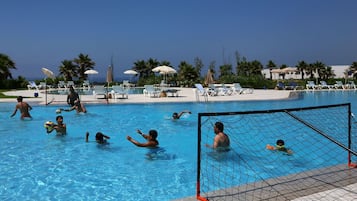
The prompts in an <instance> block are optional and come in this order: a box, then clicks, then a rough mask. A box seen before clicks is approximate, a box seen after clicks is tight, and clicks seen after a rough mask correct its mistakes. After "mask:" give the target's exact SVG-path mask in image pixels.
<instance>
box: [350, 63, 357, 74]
mask: <svg viewBox="0 0 357 201" xmlns="http://www.w3.org/2000/svg"><path fill="white" fill-rule="evenodd" d="M349 71H350V73H351V74H352V75H353V78H357V62H356V61H354V62H353V63H352V65H351V66H350V67H349Z"/></svg>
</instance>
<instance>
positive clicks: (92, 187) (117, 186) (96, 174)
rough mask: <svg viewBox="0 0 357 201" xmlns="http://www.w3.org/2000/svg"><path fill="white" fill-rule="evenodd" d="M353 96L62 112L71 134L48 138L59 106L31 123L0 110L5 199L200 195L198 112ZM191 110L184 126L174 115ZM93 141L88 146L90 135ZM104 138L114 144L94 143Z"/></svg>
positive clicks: (0, 192) (351, 95) (8, 106)
mask: <svg viewBox="0 0 357 201" xmlns="http://www.w3.org/2000/svg"><path fill="white" fill-rule="evenodd" d="M356 97H357V92H355V91H350V92H347V91H344V92H342V91H335V92H314V93H311V92H310V93H309V92H307V93H303V94H302V95H301V96H300V97H299V98H297V99H294V100H282V101H244V102H216V103H176V104H162V103H161V104H127V105H123V104H121V105H87V109H88V113H87V114H84V115H78V114H75V113H74V112H62V115H63V116H64V122H65V123H66V124H67V131H68V135H67V136H65V137H59V136H56V135H54V134H53V133H52V134H50V135H48V134H46V132H45V129H44V127H43V124H44V122H45V121H48V120H51V121H55V117H56V115H57V114H56V113H55V110H56V109H57V108H58V106H51V105H49V106H47V107H46V106H39V105H34V106H33V110H32V111H31V114H32V116H33V120H31V121H21V120H20V119H19V114H17V115H16V117H14V118H10V117H9V116H10V115H11V113H12V112H13V109H14V106H15V104H14V103H0V121H1V122H2V123H1V127H0V137H1V140H0V155H1V162H0V170H1V173H0V181H1V182H0V199H1V200H148V201H149V200H160V201H161V200H172V199H177V198H182V197H187V196H193V195H195V187H196V154H197V153H196V149H197V148H196V146H197V113H199V112H225V111H248V110H263V109H281V108H294V107H305V106H317V105H327V104H338V103H348V102H350V103H352V111H353V112H356V111H357V105H356V104H355V100H356ZM185 109H188V110H190V111H191V112H192V114H191V115H184V116H183V117H182V118H181V119H180V120H179V121H172V120H170V117H171V114H172V112H174V111H175V112H179V111H181V110H185ZM136 129H141V130H142V131H143V132H144V133H146V132H147V131H148V130H150V129H156V130H157V131H158V133H159V136H158V140H159V142H160V147H161V150H159V152H160V153H158V154H157V156H156V157H155V158H149V157H148V156H147V155H148V154H151V153H150V150H148V149H146V148H138V147H135V146H134V145H133V144H131V143H130V142H129V141H127V140H126V136H127V135H131V136H132V137H133V138H134V139H136V140H138V141H143V139H142V138H141V136H139V135H138V134H136V132H135V131H136ZM86 131H88V132H90V134H91V135H90V140H91V141H92V142H89V143H85V132H86ZM97 131H101V132H103V133H105V134H107V135H109V136H110V137H111V139H110V140H109V142H110V144H109V145H106V146H100V145H97V144H96V143H94V142H93V140H94V135H95V133H96V132H97Z"/></svg>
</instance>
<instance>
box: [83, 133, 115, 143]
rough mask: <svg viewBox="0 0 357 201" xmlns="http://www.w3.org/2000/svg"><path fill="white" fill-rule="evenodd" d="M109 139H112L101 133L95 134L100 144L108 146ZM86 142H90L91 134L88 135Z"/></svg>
mask: <svg viewBox="0 0 357 201" xmlns="http://www.w3.org/2000/svg"><path fill="white" fill-rule="evenodd" d="M107 139H110V137H109V136H107V135H105V134H103V133H101V132H97V134H95V141H96V142H97V143H98V144H107V143H108V142H107ZM86 142H89V132H87V133H86Z"/></svg>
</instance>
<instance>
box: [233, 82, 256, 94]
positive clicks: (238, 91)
mask: <svg viewBox="0 0 357 201" xmlns="http://www.w3.org/2000/svg"><path fill="white" fill-rule="evenodd" d="M233 91H234V93H235V94H252V93H253V92H254V89H253V88H243V87H242V86H241V85H240V83H234V84H233Z"/></svg>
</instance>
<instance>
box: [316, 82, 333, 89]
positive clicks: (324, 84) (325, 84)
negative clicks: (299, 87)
mask: <svg viewBox="0 0 357 201" xmlns="http://www.w3.org/2000/svg"><path fill="white" fill-rule="evenodd" d="M333 87H334V86H332V85H328V84H327V83H326V81H323V80H321V81H320V85H319V88H320V89H332V88H333Z"/></svg>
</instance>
